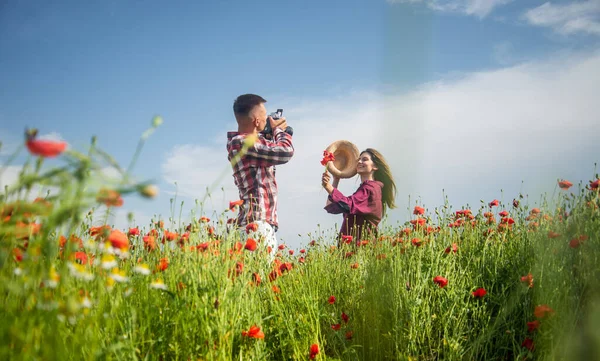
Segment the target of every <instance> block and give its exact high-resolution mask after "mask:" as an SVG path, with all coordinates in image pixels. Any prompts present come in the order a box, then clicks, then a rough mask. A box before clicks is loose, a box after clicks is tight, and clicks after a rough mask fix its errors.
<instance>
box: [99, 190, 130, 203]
mask: <svg viewBox="0 0 600 361" xmlns="http://www.w3.org/2000/svg"><path fill="white" fill-rule="evenodd" d="M96 201H97V202H98V203H104V204H105V205H106V206H107V207H120V206H122V205H123V197H121V194H120V193H119V192H117V191H115V190H113V189H107V188H102V189H100V191H99V192H98V195H97V196H96Z"/></svg>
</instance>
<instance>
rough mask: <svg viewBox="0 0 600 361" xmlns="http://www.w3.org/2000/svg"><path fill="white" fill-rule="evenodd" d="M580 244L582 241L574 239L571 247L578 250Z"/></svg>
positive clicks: (570, 244)
mask: <svg viewBox="0 0 600 361" xmlns="http://www.w3.org/2000/svg"><path fill="white" fill-rule="evenodd" d="M580 244H581V241H580V240H579V239H578V238H573V239H572V240H571V241H569V247H571V248H577V247H579V245H580Z"/></svg>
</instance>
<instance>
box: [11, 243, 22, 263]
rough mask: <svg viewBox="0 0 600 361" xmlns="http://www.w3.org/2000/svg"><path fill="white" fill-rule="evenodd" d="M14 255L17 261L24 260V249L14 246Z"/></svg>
mask: <svg viewBox="0 0 600 361" xmlns="http://www.w3.org/2000/svg"><path fill="white" fill-rule="evenodd" d="M13 257H14V259H15V261H17V262H21V261H23V251H21V249H20V248H18V247H15V248H13Z"/></svg>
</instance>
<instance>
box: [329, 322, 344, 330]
mask: <svg viewBox="0 0 600 361" xmlns="http://www.w3.org/2000/svg"><path fill="white" fill-rule="evenodd" d="M340 328H342V324H341V323H336V324H334V325H331V329H332V330H334V331H337V330H339V329H340Z"/></svg>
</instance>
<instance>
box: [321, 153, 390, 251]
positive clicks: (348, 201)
mask: <svg viewBox="0 0 600 361" xmlns="http://www.w3.org/2000/svg"><path fill="white" fill-rule="evenodd" d="M356 172H357V173H358V175H359V176H360V180H361V183H360V186H359V187H358V189H357V190H356V192H354V194H352V195H351V196H350V197H346V196H344V195H343V194H342V193H341V192H340V191H339V190H338V189H337V186H338V184H339V181H340V179H339V178H335V177H334V179H333V184H330V183H329V180H330V175H329V173H328V172H325V173H323V177H322V179H321V184H322V185H323V188H325V190H326V191H327V193H329V196H328V197H327V204H326V205H325V210H326V211H327V212H328V213H332V214H339V213H343V214H344V220H343V222H342V228H341V229H340V234H339V236H340V240H341V238H342V237H341V236H352V239H353V240H354V241H355V242H356V243H358V242H360V240H361V239H362V238H363V237H373V236H374V237H376V236H377V226H378V225H379V222H380V221H381V218H382V217H383V216H384V215H385V211H386V209H387V208H390V209H391V208H396V204H395V202H394V199H395V198H396V184H395V183H394V178H393V177H392V172H391V171H390V166H389V165H388V164H387V162H386V161H385V159H384V158H383V156H382V155H381V153H379V152H378V151H376V150H375V149H372V148H367V149H366V150H364V151H363V152H362V153H360V156H359V158H358V165H357V166H356ZM338 243H339V241H338Z"/></svg>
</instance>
